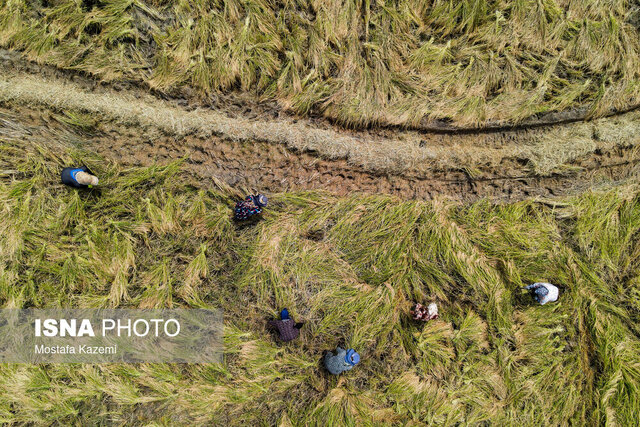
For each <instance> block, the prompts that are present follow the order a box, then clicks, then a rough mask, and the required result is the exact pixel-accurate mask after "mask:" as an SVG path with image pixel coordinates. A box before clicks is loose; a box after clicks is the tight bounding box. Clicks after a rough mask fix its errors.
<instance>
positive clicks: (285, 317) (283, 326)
mask: <svg viewBox="0 0 640 427" xmlns="http://www.w3.org/2000/svg"><path fill="white" fill-rule="evenodd" d="M269 325H270V326H273V327H274V328H276V329H278V332H279V333H280V339H281V340H282V341H284V342H287V341H292V340H294V339H296V338H298V335H300V328H302V325H303V323H296V322H294V321H293V319H292V318H291V316H289V311H288V310H287V309H286V308H283V309H282V311H281V312H280V320H270V321H269Z"/></svg>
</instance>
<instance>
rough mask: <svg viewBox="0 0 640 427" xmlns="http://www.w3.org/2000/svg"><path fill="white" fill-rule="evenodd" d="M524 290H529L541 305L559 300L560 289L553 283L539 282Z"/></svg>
mask: <svg viewBox="0 0 640 427" xmlns="http://www.w3.org/2000/svg"><path fill="white" fill-rule="evenodd" d="M524 289H526V290H528V291H529V292H530V293H531V295H532V296H533V297H534V298H535V299H536V301H538V302H539V303H540V304H541V305H545V304H546V303H548V302H554V301H556V300H557V299H558V288H557V287H556V286H553V285H552V284H551V283H542V282H537V283H534V284H533V285H529V286H525V287H524Z"/></svg>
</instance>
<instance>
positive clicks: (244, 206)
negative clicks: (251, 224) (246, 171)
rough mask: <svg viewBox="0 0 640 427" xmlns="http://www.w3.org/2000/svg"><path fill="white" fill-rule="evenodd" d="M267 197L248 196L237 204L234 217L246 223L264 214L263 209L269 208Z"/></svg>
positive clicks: (259, 195) (260, 195)
mask: <svg viewBox="0 0 640 427" xmlns="http://www.w3.org/2000/svg"><path fill="white" fill-rule="evenodd" d="M268 201H269V200H268V199H267V196H265V195H264V194H256V195H255V196H247V197H246V198H245V199H244V200H243V201H241V202H238V203H236V208H235V210H234V217H235V219H236V220H238V221H244V220H247V219H249V218H251V217H254V216H256V215H260V214H261V213H262V208H264V207H266V206H267V202H268Z"/></svg>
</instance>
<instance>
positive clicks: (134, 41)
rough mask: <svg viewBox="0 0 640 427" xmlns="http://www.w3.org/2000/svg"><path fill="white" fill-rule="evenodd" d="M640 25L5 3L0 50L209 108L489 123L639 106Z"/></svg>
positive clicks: (101, 2)
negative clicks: (238, 102)
mask: <svg viewBox="0 0 640 427" xmlns="http://www.w3.org/2000/svg"><path fill="white" fill-rule="evenodd" d="M639 23H640V6H639V5H638V3H637V2H634V1H629V0H584V1H569V0H514V1H504V0H460V1H453V0H432V1H422V0H398V1H370V0H322V1H316V0H306V1H305V0H286V1H264V0H242V1H241V0H227V1H213V0H195V1H187V0H3V1H1V2H0V46H2V47H5V48H11V49H16V50H20V51H23V52H24V53H25V54H26V55H27V56H28V57H29V58H30V59H32V60H35V61H38V62H40V63H46V64H50V65H55V66H58V67H61V68H66V69H73V70H79V71H83V72H86V73H88V74H90V75H93V76H95V77H97V78H99V79H102V80H105V81H116V80H128V81H132V82H138V83H141V84H143V85H144V86H145V87H148V88H150V89H152V90H154V91H156V92H158V93H163V94H169V95H172V94H173V95H175V94H177V93H181V94H183V95H184V96H187V97H188V98H189V99H200V100H201V101H203V102H204V103H206V104H212V105H218V106H219V105H225V104H227V103H230V102H233V99H236V98H238V97H239V98H240V99H245V100H246V99H251V100H254V101H257V102H260V103H262V104H263V105H267V106H272V105H275V106H276V108H278V109H283V110H286V111H289V112H292V113H295V114H298V115H301V116H304V115H313V116H323V117H326V118H328V119H331V120H332V121H335V122H337V123H340V124H342V125H347V126H353V127H359V126H370V125H377V124H382V125H401V126H420V125H424V124H425V123H429V122H433V121H434V120H442V121H445V122H449V123H453V124H454V125H456V126H483V125H486V124H487V123H491V122H504V123H518V122H521V121H523V120H526V119H529V118H534V117H537V116H539V115H541V114H545V113H553V112H563V114H564V112H567V111H569V117H573V115H572V113H571V111H573V112H576V111H577V112H578V113H577V115H578V116H585V115H586V116H587V117H593V116H598V115H603V114H606V113H608V112H610V111H612V110H619V109H625V108H628V107H630V106H633V105H636V104H638V101H639V95H640V59H639V58H640V42H639V41H638V40H639V38H638V35H639V32H638V25H639ZM228 95H233V96H234V97H235V98H234V97H232V98H231V100H230V101H229V100H228V98H227V97H226V96H228ZM269 108H271V107H269ZM576 109H577V110H576ZM562 117H565V116H560V118H562Z"/></svg>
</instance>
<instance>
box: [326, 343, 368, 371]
mask: <svg viewBox="0 0 640 427" xmlns="http://www.w3.org/2000/svg"><path fill="white" fill-rule="evenodd" d="M359 362H360V355H359V354H358V353H356V351H355V350H354V349H352V348H350V349H349V350H345V349H344V348H341V347H338V348H336V354H333V353H332V352H330V351H329V352H327V354H325V355H324V366H325V367H326V368H327V371H329V372H331V373H332V374H333V375H340V374H341V373H342V372H344V371H349V370H351V369H353V367H354V366H356V365H357V364H358V363H359Z"/></svg>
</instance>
